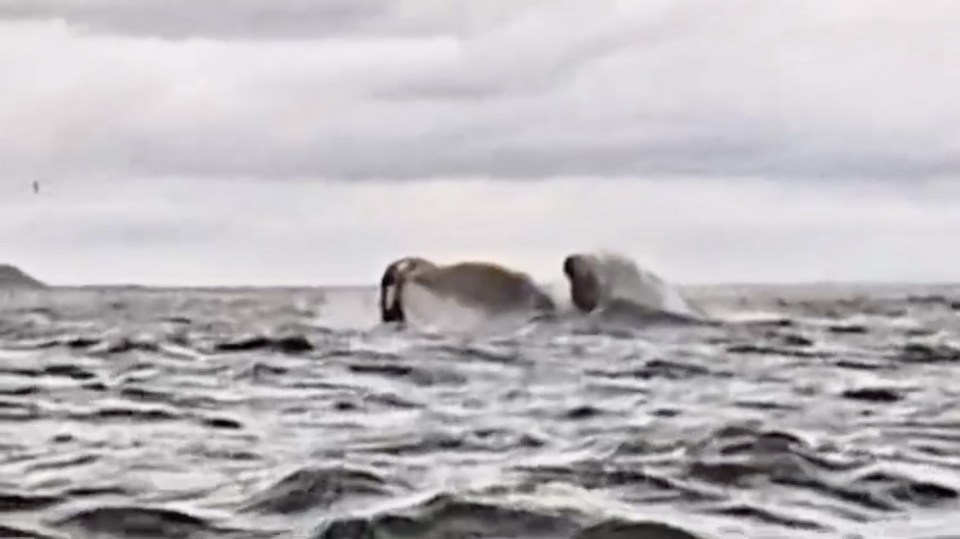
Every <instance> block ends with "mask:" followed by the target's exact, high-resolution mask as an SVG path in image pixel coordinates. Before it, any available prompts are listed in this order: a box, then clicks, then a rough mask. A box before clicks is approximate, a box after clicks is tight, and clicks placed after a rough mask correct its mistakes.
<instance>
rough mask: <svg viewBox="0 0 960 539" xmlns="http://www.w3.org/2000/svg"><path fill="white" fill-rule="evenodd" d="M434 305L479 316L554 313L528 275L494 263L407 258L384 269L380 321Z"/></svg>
mask: <svg viewBox="0 0 960 539" xmlns="http://www.w3.org/2000/svg"><path fill="white" fill-rule="evenodd" d="M438 301H441V302H448V303H447V304H448V305H449V302H452V303H453V304H455V305H457V306H459V307H466V308H468V309H472V310H474V311H479V312H480V313H482V314H483V315H501V314H507V313H512V312H524V311H553V310H554V309H555V304H554V302H553V299H552V298H551V297H550V296H549V295H548V294H547V293H546V292H544V291H543V290H541V289H540V287H539V286H537V284H536V283H535V282H534V281H533V279H532V278H531V277H530V276H529V275H527V274H525V273H522V272H519V271H514V270H511V269H508V268H505V267H503V266H500V265H498V264H494V263H490V262H474V261H469V262H458V263H454V264H449V265H442V266H441V265H437V264H434V263H432V262H430V261H428V260H426V259H423V258H420V257H407V258H402V259H400V260H397V261H395V262H393V263H392V264H390V265H389V266H387V269H386V270H385V271H384V274H383V278H382V279H381V283H380V312H381V320H382V321H384V322H406V321H407V319H408V311H411V310H418V311H420V312H421V314H423V313H422V311H423V310H424V309H428V310H431V309H440V308H442V307H441V306H440V304H438V303H437V302H438ZM411 303H418V304H419V305H418V307H419V308H414V307H415V306H413V305H411ZM427 304H430V305H431V307H425V305H427Z"/></svg>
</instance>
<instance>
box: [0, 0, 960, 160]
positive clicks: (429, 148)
mask: <svg viewBox="0 0 960 539" xmlns="http://www.w3.org/2000/svg"><path fill="white" fill-rule="evenodd" d="M514 4H515V3H507V2H502V1H478V2H471V3H470V4H469V6H470V7H466V6H465V5H464V4H462V3H457V2H449V1H448V0H445V1H443V2H440V1H439V0H437V1H433V0H431V1H427V0H419V1H414V0H409V1H408V0H397V1H392V0H391V1H387V0H359V1H358V0H350V1H349V2H347V1H342V0H337V1H333V0H329V1H325V2H312V3H308V2H302V1H299V0H278V1H277V2H272V3H270V4H269V6H270V8H269V10H268V11H264V10H265V9H266V8H264V7H263V6H265V5H266V4H264V3H262V2H256V3H254V2H248V1H245V0H244V1H237V2H235V3H230V7H229V8H228V7H226V4H224V3H222V2H214V1H211V2H200V3H189V4H188V3H187V2H185V1H181V0H167V1H163V2H160V1H155V0H149V1H144V2H137V3H131V2H122V3H121V2H119V1H118V0H85V1H83V2H81V1H79V0H72V1H67V0H61V1H59V2H54V1H53V0H34V1H31V2H26V1H23V0H20V1H19V2H17V3H10V2H7V3H6V4H5V7H3V8H0V13H5V14H6V15H7V16H8V17H26V18H30V19H31V20H34V21H35V22H33V23H31V24H33V25H34V26H29V27H26V26H23V27H20V30H19V33H18V31H16V30H15V29H14V26H16V25H13V26H11V25H9V24H8V25H7V26H5V27H3V28H6V31H8V32H10V34H9V35H10V36H13V37H10V38H9V39H11V40H13V44H12V45H10V46H9V47H7V48H8V50H16V47H19V48H20V50H25V49H26V48H28V47H29V48H30V49H31V50H33V51H35V52H34V53H33V54H35V55H36V56H37V58H36V59H35V60H33V62H34V63H43V64H44V65H50V66H56V65H58V63H59V65H60V69H59V70H58V69H57V68H56V67H54V68H53V70H52V72H49V73H45V74H38V73H37V71H36V70H35V69H33V68H32V67H31V65H30V64H28V63H26V62H24V61H23V59H22V58H20V57H18V56H17V55H16V54H15V53H14V54H10V55H9V56H8V57H4V53H3V52H2V51H0V69H3V68H4V67H5V66H10V69H5V70H4V71H5V72H6V73H7V74H8V75H9V76H8V77H6V78H7V82H6V83H5V86H6V88H5V94H6V95H5V96H4V95H0V175H38V174H39V175H53V176H76V177H84V176H97V175H106V174H109V175H118V176H129V175H133V176H177V175H180V176H184V175H189V176H261V177H287V178H292V177H329V178H359V179H390V178H429V177H443V176H485V177H494V178H496V177H504V178H507V177H509V178H516V177H526V178H542V177H550V176H567V175H594V176H622V175H666V176H669V175H710V176H730V175H743V176H756V175H760V176H763V175H776V176H804V177H806V176H825V177H843V176H855V177H875V178H884V177H890V178H910V177H917V176H943V175H951V174H956V173H957V172H960V163H958V159H960V158H957V157H955V156H956V155H960V154H958V150H960V147H958V146H960V139H957V138H956V136H955V135H954V134H953V130H954V127H953V126H954V125H956V123H957V121H958V120H960V105H958V104H957V101H956V99H955V98H954V96H955V95H956V94H957V92H958V91H960V78H957V77H956V76H955V75H953V73H954V72H955V70H954V69H952V68H953V65H952V64H953V61H952V59H953V58H956V57H958V55H960V37H957V34H956V33H955V32H954V31H953V30H952V28H953V27H954V26H953V25H951V24H950V21H953V22H960V4H956V3H946V2H939V1H935V0H926V1H921V2H919V3H915V4H911V6H906V5H905V4H902V3H901V2H893V1H890V0H878V1H872V2H867V1H860V0H849V1H847V2H843V3H836V2H828V1H826V0H805V1H803V2H784V3H776V4H771V3H767V2H758V1H751V0H731V1H729V2H725V3H723V4H722V5H719V4H713V3H710V2H706V1H700V0H686V1H681V2H675V1H672V2H667V1H663V2H648V3H633V2H615V1H613V0H609V1H605V0H596V1H592V2H587V1H586V0H555V1H549V2H547V1H543V2H529V3H524V7H523V8H516V7H511V6H513V5H514ZM45 17H49V18H60V19H63V20H65V21H67V22H68V24H67V25H66V26H65V27H64V26H56V25H55V23H52V22H48V23H41V22H39V21H41V20H44V18H45ZM21 24H26V23H21ZM73 25H79V26H85V27H89V28H95V29H99V30H101V31H103V32H109V33H107V34H103V35H101V34H93V35H91V34H86V33H83V34H75V33H73V32H71V30H70V29H71V28H72V27H73ZM3 32H4V30H3V29H2V28H0V39H2V38H3V35H4V34H3ZM334 34H335V35H337V36H340V37H349V38H350V39H339V38H338V39H333V38H331V36H332V35H334ZM142 35H163V36H168V37H170V36H181V37H183V36H203V37H206V39H203V40H161V41H160V42H156V41H155V40H149V39H142V38H141V37H139V36H142ZM265 36H272V37H288V38H289V37H296V38H297V39H296V40H280V41H276V40H266V41H264V40H254V39H251V38H254V37H265ZM225 37H230V39H229V40H226V39H221V38H225ZM2 45H3V43H0V46H2ZM61 72H62V74H61ZM58 77H60V78H58ZM37 88H42V89H43V90H42V91H39V92H38V91H37Z"/></svg>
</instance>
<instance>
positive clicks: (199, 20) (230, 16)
mask: <svg viewBox="0 0 960 539" xmlns="http://www.w3.org/2000/svg"><path fill="white" fill-rule="evenodd" d="M536 1H538V0H531V1H530V2H527V4H531V5H532V4H533V3H535V2H536ZM515 4H516V3H515V2H509V1H507V0H482V1H479V2H471V3H469V4H463V3H460V2H447V1H441V0H270V1H269V2H264V1H261V0H204V1H203V2H195V1H192V0H137V1H135V2H131V1H125V0H6V1H5V2H4V3H3V4H2V5H0V19H3V18H8V19H22V20H42V19H62V20H65V21H67V22H68V23H70V24H71V25H74V26H76V27H78V28H82V29H86V30H89V31H93V32H106V33H118V34H130V35H140V36H142V35H150V36H159V37H164V38H169V39H183V38H192V37H211V38H231V39H237V38H239V39H244V38H258V39H286V38H316V37H321V36H343V35H355V34H361V35H382V34H396V35H407V34H423V33H427V34H429V33H441V32H450V31H460V32H469V31H471V30H473V29H476V28H478V27H483V26H484V25H486V24H489V23H491V22H496V21H498V20H500V19H502V18H505V17H510V16H511V15H510V14H509V13H510V12H511V11H512V12H514V13H516V12H522V11H523V10H524V9H525V8H524V7H522V6H516V5H515Z"/></svg>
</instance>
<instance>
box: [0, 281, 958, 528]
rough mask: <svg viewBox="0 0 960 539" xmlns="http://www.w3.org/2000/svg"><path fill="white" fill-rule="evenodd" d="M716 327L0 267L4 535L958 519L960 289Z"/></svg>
mask: <svg viewBox="0 0 960 539" xmlns="http://www.w3.org/2000/svg"><path fill="white" fill-rule="evenodd" d="M691 293H692V294H693V296H694V297H695V298H698V299H700V300H701V301H702V302H703V303H704V304H705V305H706V306H707V307H708V308H709V309H711V310H712V311H713V312H715V313H719V314H720V315H722V316H723V317H724V318H725V319H726V320H728V321H729V323H728V324H726V325H724V326H720V327H659V328H649V329H646V330H642V331H640V330H631V329H629V328H626V327H623V326H619V327H617V326H600V325H598V324H595V323H582V324H541V325H540V326H534V327H527V328H525V329H524V331H519V332H513V333H511V334H507V335H502V334H501V335H486V336H482V337H468V336H464V335H446V336H444V335H430V334H417V333H413V332H402V331H396V330H395V329H391V328H384V327H379V326H378V325H377V324H376V309H375V301H376V298H375V291H373V290H350V289H331V290H323V289H303V290H279V289H264V290H257V289H234V290H226V289H224V290H154V289H112V290H111V289H53V290H49V291H41V292H16V293H14V292H0V537H11V538H26V537H30V538H121V537H122V538H146V537H151V538H153V537H156V538H226V537H231V538H260V537H264V538H267V537H301V538H318V539H320V538H330V539H332V538H348V539H349V538H373V537H377V538H386V537H389V538H414V537H417V538H461V537H462V538H467V537H469V538H493V537H502V538H528V537H529V538H547V537H550V538H577V539H615V538H645V539H689V538H701V539H707V538H741V537H750V538H783V537H790V538H807V537H809V538H821V537H847V538H853V537H865V538H866V537H869V538H873V537H878V538H924V539H933V538H935V537H940V538H943V537H948V536H949V537H953V536H956V535H957V533H958V531H960V511H958V509H960V503H958V499H957V497H958V490H960V384H958V383H957V380H958V379H960V376H958V373H960V370H958V369H960V287H953V288H951V287H937V288H932V287H931V288H925V289H924V288H916V287H915V288H905V287H901V288H895V287H885V288H879V287H878V288H870V287H813V286H810V287H789V288H788V287H780V288H777V287H742V288H733V287H728V288H703V289H698V290H693V291H692V292H691Z"/></svg>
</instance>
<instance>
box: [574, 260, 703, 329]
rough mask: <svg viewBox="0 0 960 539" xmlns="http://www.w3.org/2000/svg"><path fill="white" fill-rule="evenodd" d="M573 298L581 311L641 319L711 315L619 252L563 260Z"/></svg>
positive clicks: (696, 318)
mask: <svg viewBox="0 0 960 539" xmlns="http://www.w3.org/2000/svg"><path fill="white" fill-rule="evenodd" d="M563 273H564V275H565V276H566V278H567V281H568V283H569V288H570V300H571V302H572V303H573V305H574V307H575V308H576V309H577V310H578V311H580V312H581V313H595V312H596V313H602V314H606V315H615V316H618V317H620V316H626V317H628V318H632V319H636V320H637V321H640V322H654V321H657V322H659V321H664V322H684V321H686V322H694V321H706V320H707V319H708V318H709V316H708V315H707V313H706V312H704V311H703V310H702V309H701V308H700V307H699V306H697V305H695V304H694V303H692V302H690V301H689V300H687V299H686V298H685V297H683V296H682V295H681V294H680V293H679V292H678V291H677V290H676V289H674V288H673V287H671V286H669V285H668V284H667V283H666V282H664V281H663V280H662V279H661V278H660V277H659V276H657V275H656V274H654V273H652V272H649V271H645V270H643V269H641V268H639V267H638V266H637V264H636V263H635V262H634V261H633V260H631V259H629V258H627V257H626V256H623V255H621V254H618V253H613V252H610V251H596V252H588V253H573V254H571V255H568V256H567V257H566V258H564V260H563Z"/></svg>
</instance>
